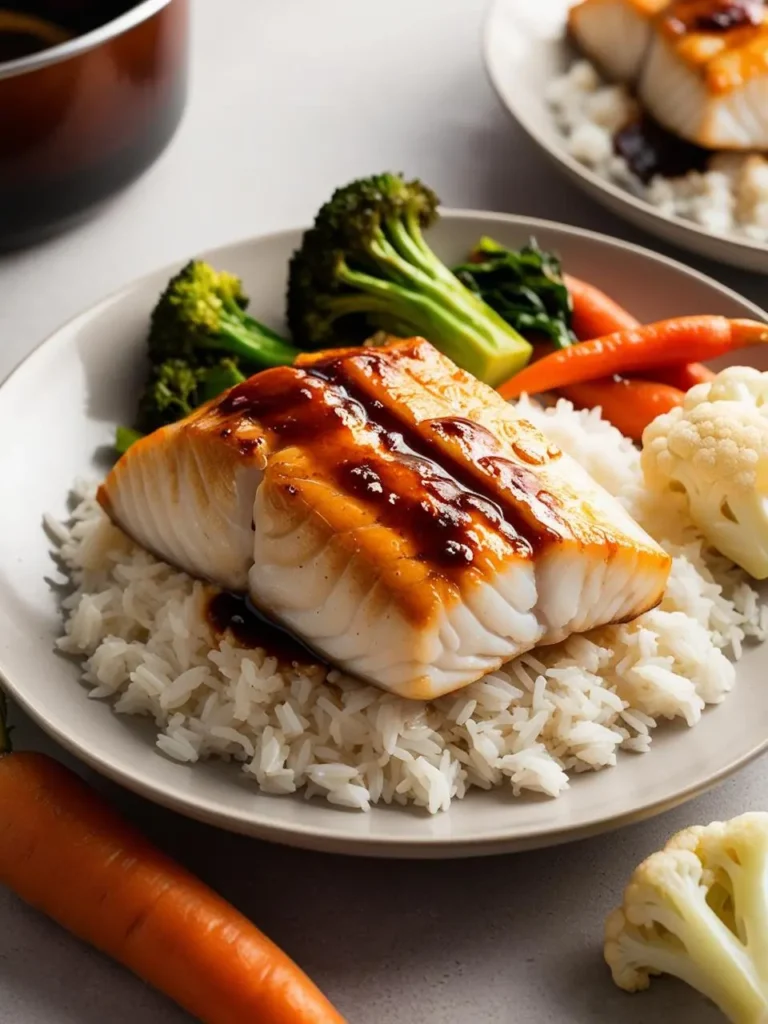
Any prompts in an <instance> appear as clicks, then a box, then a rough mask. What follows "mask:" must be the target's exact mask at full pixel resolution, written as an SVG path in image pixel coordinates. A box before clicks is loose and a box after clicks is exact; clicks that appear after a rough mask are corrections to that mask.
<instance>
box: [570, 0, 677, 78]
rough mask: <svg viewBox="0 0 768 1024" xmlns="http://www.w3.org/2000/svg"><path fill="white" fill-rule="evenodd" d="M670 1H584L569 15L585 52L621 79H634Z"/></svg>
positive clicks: (577, 41) (612, 75)
mask: <svg viewBox="0 0 768 1024" xmlns="http://www.w3.org/2000/svg"><path fill="white" fill-rule="evenodd" d="M668 3H669V0H581V2H580V3H578V4H576V6H575V7H572V8H571V11H570V14H569V16H568V27H569V29H570V33H571V35H572V37H573V39H574V40H575V42H576V44H577V45H578V46H579V48H580V49H581V50H583V51H584V53H585V54H586V55H587V56H588V57H589V58H590V59H591V60H593V61H594V62H595V63H596V64H598V65H599V66H600V68H601V69H602V70H603V71H604V72H605V74H606V75H607V76H608V77H609V78H612V79H614V80H615V81H617V82H634V81H636V80H637V78H638V76H639V74H640V69H641V67H642V65H643V61H644V60H645V56H646V53H647V52H648V47H649V45H650V43H651V36H652V34H653V19H654V17H655V16H656V15H657V14H658V13H659V12H660V11H662V10H663V9H664V8H665V7H666V6H667V5H668Z"/></svg>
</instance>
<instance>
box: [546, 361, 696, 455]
mask: <svg viewBox="0 0 768 1024" xmlns="http://www.w3.org/2000/svg"><path fill="white" fill-rule="evenodd" d="M560 394H561V395H563V397H564V398H567V399H568V400H569V401H571V402H573V404H574V405H575V406H576V408H577V409H595V408H597V407H598V406H599V407H600V408H601V409H602V411H603V419H606V420H608V422H609V423H612V424H613V425H614V427H616V429H617V430H620V431H621V432H622V434H624V435H625V436H626V437H629V438H631V439H632V440H633V441H641V440H642V437H643V431H644V430H645V428H646V427H647V426H648V424H649V423H652V422H653V420H655V419H656V417H657V416H660V415H661V414H662V413H664V412H669V410H670V409H674V408H675V406H677V405H682V404H683V402H684V400H685V394H684V392H682V391H680V390H678V389H677V388H673V387H670V386H669V385H668V384H658V383H657V382H656V381H652V380H627V379H626V378H624V377H603V378H601V379H600V380H588V381H582V382H581V383H580V384H571V385H570V386H569V387H565V388H562V389H561V390H560Z"/></svg>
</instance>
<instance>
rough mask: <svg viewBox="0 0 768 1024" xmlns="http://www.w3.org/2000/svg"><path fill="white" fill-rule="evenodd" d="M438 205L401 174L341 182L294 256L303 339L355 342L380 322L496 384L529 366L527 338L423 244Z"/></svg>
mask: <svg viewBox="0 0 768 1024" xmlns="http://www.w3.org/2000/svg"><path fill="white" fill-rule="evenodd" d="M437 206H438V200H437V197H436V196H435V194H434V193H433V192H432V191H431V190H430V189H428V188H427V187H426V186H424V185H422V184H421V182H418V181H410V182H406V181H404V180H403V178H402V177H400V176H399V175H396V174H380V175H377V176H375V177H372V178H365V179H363V180H360V181H355V182H353V183H352V184H350V185H347V186H346V187H345V188H341V189H338V190H337V191H336V192H335V193H334V195H333V197H332V198H331V199H330V200H329V202H327V203H326V204H325V205H324V206H323V207H322V209H321V210H320V212H319V213H318V215H317V217H316V219H315V224H314V227H312V228H311V229H310V230H309V231H307V232H306V233H305V235H304V238H303V241H302V244H301V247H300V248H299V249H298V251H297V252H296V253H295V254H294V256H293V259H292V260H291V266H290V275H289V285H288V324H289V327H290V329H291V333H292V335H293V338H294V341H295V342H296V344H297V345H300V346H302V347H307V348H327V347H332V346H338V345H344V344H352V345H356V344H360V343H362V342H363V341H364V340H365V339H366V338H367V337H368V336H369V335H370V334H371V332H372V329H378V328H380V329H383V330H386V331H389V332H390V333H391V334H395V335H400V336H402V337H408V336H410V335H423V336H424V337H426V338H427V339H428V340H429V341H431V342H432V343H433V344H434V345H435V346H436V347H437V348H439V349H440V350H441V351H442V352H443V353H444V354H445V355H447V356H448V357H449V358H451V359H452V360H453V361H454V362H456V363H458V365H459V366H461V367H463V368H464V369H465V370H468V371H469V372H470V373H473V374H474V375H475V376H476V377H479V378H480V380H483V381H485V382H486V383H489V384H493V385H496V384H500V383H501V381H503V380H505V379H506V378H507V377H509V376H510V375H511V374H513V373H515V372H517V371H518V370H520V369H521V368H522V367H523V366H525V364H526V363H527V362H528V359H529V358H530V355H531V346H530V345H529V344H528V342H527V341H526V340H525V339H524V338H523V337H521V335H520V334H519V333H518V332H517V331H516V330H514V328H512V327H510V326H509V324H508V323H507V322H506V321H505V320H504V318H503V317H502V316H500V315H499V314H498V313H497V312H496V311H495V310H493V309H492V308H491V307H490V306H489V305H488V304H487V303H485V302H484V301H483V300H482V299H481V298H480V297H479V296H478V295H476V294H475V293H474V292H473V291H470V290H469V289H468V288H466V287H465V286H464V285H463V284H462V283H461V282H460V281H459V279H458V278H457V277H456V276H455V274H453V273H452V272H451V271H450V270H449V269H448V268H447V267H446V266H445V264H444V263H443V262H442V261H441V260H440V259H439V258H438V257H437V256H436V255H435V254H434V252H432V250H431V249H430V247H429V246H428V244H427V242H426V241H425V239H424V236H423V234H422V232H423V229H424V228H427V227H429V226H430V225H431V224H433V223H434V222H435V221H436V219H437V217H438V212H437Z"/></svg>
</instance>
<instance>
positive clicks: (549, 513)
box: [99, 339, 670, 698]
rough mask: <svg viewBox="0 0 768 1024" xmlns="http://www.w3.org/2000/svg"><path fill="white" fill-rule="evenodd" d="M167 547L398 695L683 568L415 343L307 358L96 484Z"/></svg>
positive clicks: (448, 679) (138, 450)
mask: <svg viewBox="0 0 768 1024" xmlns="http://www.w3.org/2000/svg"><path fill="white" fill-rule="evenodd" d="M99 500H100V501H101V504H102V506H103V507H104V508H105V509H106V511H107V512H108V514H109V515H110V516H111V517H112V519H113V520H114V521H115V522H116V523H118V524H119V525H120V526H121V527H122V528H123V529H124V530H125V531H126V532H127V533H129V534H130V535H131V536H132V537H134V538H135V539H136V540H137V541H138V542H139V543H140V544H142V545H144V546H145V547H146V548H148V549H150V550H152V551H154V552H155V553H156V554H157V555H159V556H160V557H162V558H163V559H165V560H167V561H169V562H171V563H173V564H175V565H177V566H179V567H181V568H182V569H185V570H187V571H188V572H190V573H193V574H194V575H196V576H200V577H203V578H204V579H207V580H210V581H212V582H214V583H216V584H219V585H221V586H222V587H227V588H233V589H235V590H239V591H247V592H248V593H249V595H250V597H251V599H252V601H253V603H254V604H255V605H256V606H257V607H258V608H259V609H261V610H262V611H263V612H264V613H265V614H267V615H268V616H271V617H272V618H273V619H276V620H277V621H278V622H280V623H282V624H283V625H285V626H286V627H288V628H289V629H290V630H291V631H292V632H293V633H295V634H296V635H297V636H299V637H300V638H301V639H302V640H304V641H305V643H307V644H308V645H309V646H310V647H312V648H313V649H314V650H316V651H317V652H318V653H320V654H321V655H323V656H324V657H325V658H326V659H327V660H329V661H330V662H332V663H334V664H337V665H338V666H340V667H342V668H343V669H345V670H346V671H348V672H350V673H352V674H354V675H357V676H359V677H361V678H363V679H366V680H368V681H370V682H373V683H375V684H377V685H379V686H380V687H383V688H384V689H386V690H391V691H393V692H394V693H397V694H400V695H402V696H404V697H411V698H432V697H437V696H439V695H441V694H444V693H447V692H450V691H452V690H456V689H459V688H460V687H462V686H466V685H467V684H469V683H471V682H473V681H474V680H476V679H478V678H480V677H481V676H483V675H484V674H485V673H487V672H489V671H491V670H493V669H495V668H497V667H499V666H500V665H501V664H503V663H504V662H505V661H507V660H509V659H510V658H512V657H513V656H515V655H517V654H519V653H521V652H523V651H526V650H529V649H530V648H532V647H534V646H536V645H537V644H542V643H544V644H549V643H555V642H557V641H559V640H561V639H563V638H565V637H567V636H568V635H569V634H570V633H574V632H580V631H583V630H587V629H590V628H591V627H593V626H598V625H602V624H604V623H609V622H618V621H623V620H628V619H632V618H634V617H635V616H637V615H639V614H640V613H641V612H643V611H646V610H647V609H649V608H652V607H653V606H654V605H656V604H657V603H658V601H659V600H660V599H661V596H662V593H663V590H664V587H665V584H666V580H667V575H668V572H669V568H670V562H669V558H668V557H667V555H666V554H665V553H664V552H663V551H662V550H661V549H660V548H659V547H658V546H657V545H656V544H655V543H654V542H653V541H652V540H651V539H650V538H649V537H648V536H647V535H646V534H645V533H644V532H643V531H642V530H641V529H640V527H639V526H638V525H637V524H636V523H635V522H634V521H633V520H632V519H631V518H630V516H629V515H628V514H627V513H626V512H625V511H624V509H623V508H622V507H621V506H620V505H619V504H618V503H617V502H616V501H615V500H614V499H613V498H611V497H610V496H609V495H608V494H607V493H606V492H605V491H604V490H602V489H601V488H600V487H599V486H598V485H597V484H596V483H595V482H594V481H593V480H592V479H591V478H590V477H589V476H588V475H587V474H586V473H585V472H584V471H583V470H582V469H581V468H580V467H579V465H578V464H577V463H576V462H574V461H573V460H571V459H570V458H568V457H567V456H566V455H564V454H562V453H561V452H560V451H559V450H558V449H557V448H555V447H553V446H552V445H551V444H550V443H549V442H548V441H547V439H546V438H545V437H544V436H543V435H542V434H541V433H540V432H539V431H538V430H537V429H536V428H534V427H533V426H532V425H531V424H530V423H528V422H526V421H525V420H523V419H521V418H519V417H518V416H517V415H516V413H515V411H514V409H513V408H512V407H511V406H509V405H508V404H507V403H506V402H504V401H503V399H501V398H500V397H499V395H498V394H497V393H496V392H495V391H493V390H492V389H491V388H489V387H487V386H486V385H484V384H481V383H480V382H478V381H477V380H476V379H475V378H474V377H472V376H470V375H469V374H467V373H465V372H463V371H462V370H459V369H458V368H457V367H456V366H455V365H454V364H453V363H451V362H450V361H449V360H448V359H446V358H445V357H443V356H442V355H440V354H439V353H438V352H437V350H436V349H435V348H433V347H432V346H431V345H430V344H429V343H428V342H426V341H423V340H421V339H411V340H408V341H398V342H392V343H390V344H387V345H385V346H383V347H381V348H369V349H360V348H357V349H348V350H340V351H338V352H325V353H320V354H318V355H313V356H306V357H302V359H301V360H300V361H299V364H298V365H297V366H295V367H278V368H275V369H270V370H267V371H265V372H263V373H260V374H258V375H257V376H255V377H252V378H251V379H250V380H248V381H246V382H245V383H244V384H240V385H238V386H237V387H235V388H233V389H232V390H231V391H230V392H229V393H228V394H226V395H225V396H224V397H223V398H221V399H217V400H216V401H215V402H213V403H210V404H208V405H207V406H205V407H204V408H202V409H201V410H198V411H197V412H196V413H194V414H193V415H192V416H190V417H189V418H188V419H186V420H184V421H182V422H180V423H177V424H174V425H173V426H169V427H165V428H163V429H162V430H159V431H157V432H156V433H154V434H152V435H150V436H149V437H147V438H146V439H144V440H142V441H140V442H139V443H138V444H136V445H134V446H133V447H132V448H131V449H130V450H129V451H128V453H127V454H126V455H124V456H123V458H122V459H120V461H119V462H118V463H117V465H116V466H115V468H114V469H113V470H112V472H111V473H110V475H109V476H108V477H107V479H106V481H105V482H104V484H103V485H102V487H101V489H100V492H99Z"/></svg>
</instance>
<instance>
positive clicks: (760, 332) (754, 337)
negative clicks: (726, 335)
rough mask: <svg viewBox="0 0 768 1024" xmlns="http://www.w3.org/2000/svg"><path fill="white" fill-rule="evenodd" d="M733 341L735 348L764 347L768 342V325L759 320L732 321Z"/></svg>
mask: <svg viewBox="0 0 768 1024" xmlns="http://www.w3.org/2000/svg"><path fill="white" fill-rule="evenodd" d="M731 339H732V341H733V345H734V347H735V348H742V347H745V346H747V345H764V344H765V343H766V342H768V324H763V323H760V322H759V321H757V320H731Z"/></svg>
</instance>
